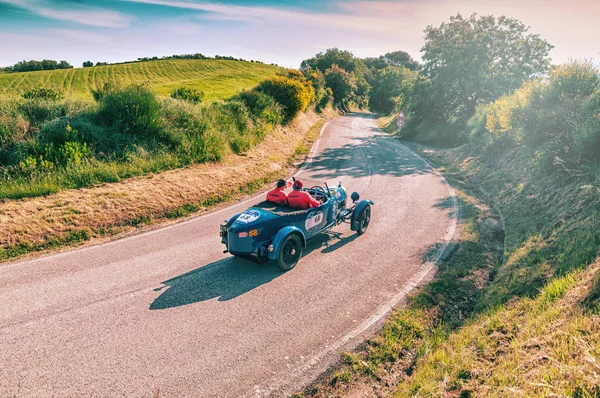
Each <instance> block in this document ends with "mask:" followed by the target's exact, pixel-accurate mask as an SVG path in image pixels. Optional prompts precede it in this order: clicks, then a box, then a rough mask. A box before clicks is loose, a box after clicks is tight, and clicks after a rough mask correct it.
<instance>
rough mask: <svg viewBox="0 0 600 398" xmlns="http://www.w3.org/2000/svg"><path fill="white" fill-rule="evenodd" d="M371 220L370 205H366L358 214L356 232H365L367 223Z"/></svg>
mask: <svg viewBox="0 0 600 398" xmlns="http://www.w3.org/2000/svg"><path fill="white" fill-rule="evenodd" d="M370 222H371V205H367V206H366V207H365V208H364V209H362V211H361V212H360V215H359V216H358V229H357V230H356V232H357V233H358V234H359V235H362V234H364V233H365V231H366V230H367V228H368V227H369V223H370Z"/></svg>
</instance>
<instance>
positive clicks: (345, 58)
mask: <svg viewBox="0 0 600 398" xmlns="http://www.w3.org/2000/svg"><path fill="white" fill-rule="evenodd" d="M334 64H335V65H337V66H339V67H340V68H342V69H344V70H345V71H346V72H350V73H353V72H354V73H357V74H363V73H365V72H366V71H367V70H368V68H367V67H366V65H365V63H364V62H363V60H362V59H360V58H356V57H355V56H354V54H352V53H351V52H350V51H346V50H340V49H338V48H330V49H328V50H327V51H325V52H324V53H318V54H317V55H315V56H314V57H313V58H309V59H306V60H304V61H302V63H301V64H300V70H301V71H305V70H307V69H318V70H320V71H321V72H323V73H325V71H326V70H327V69H329V68H331V67H332V66H333V65H334ZM334 92H335V90H334Z"/></svg>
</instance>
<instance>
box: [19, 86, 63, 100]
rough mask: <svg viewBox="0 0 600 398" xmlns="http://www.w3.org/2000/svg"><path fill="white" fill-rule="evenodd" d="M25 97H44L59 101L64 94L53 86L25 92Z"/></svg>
mask: <svg viewBox="0 0 600 398" xmlns="http://www.w3.org/2000/svg"><path fill="white" fill-rule="evenodd" d="M23 98H25V99H43V100H49V101H57V100H59V99H61V98H63V94H62V93H59V92H58V91H55V90H52V89H51V88H34V89H33V90H29V91H27V92H25V93H23Z"/></svg>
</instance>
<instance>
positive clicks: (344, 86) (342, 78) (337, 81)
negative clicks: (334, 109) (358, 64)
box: [325, 64, 357, 106]
mask: <svg viewBox="0 0 600 398" xmlns="http://www.w3.org/2000/svg"><path fill="white" fill-rule="evenodd" d="M325 82H326V83H327V87H329V88H331V91H333V103H334V105H342V106H346V105H347V104H348V103H349V102H350V101H352V100H353V99H354V96H355V93H356V88H357V87H356V78H355V77H354V76H353V75H352V74H350V73H348V72H347V71H346V70H344V69H342V68H340V67H339V66H338V65H336V64H333V65H332V66H331V67H330V68H329V69H327V70H326V71H325Z"/></svg>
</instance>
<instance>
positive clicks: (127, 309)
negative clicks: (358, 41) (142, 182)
mask: <svg viewBox="0 0 600 398" xmlns="http://www.w3.org/2000/svg"><path fill="white" fill-rule="evenodd" d="M298 176H299V177H300V178H302V179H303V180H305V181H306V183H305V186H306V185H311V184H313V183H314V184H315V185H316V184H318V185H323V182H328V183H329V184H334V183H337V182H338V181H342V183H343V184H344V186H346V188H347V189H348V190H349V191H358V192H359V193H360V194H361V196H362V197H364V198H369V199H372V200H373V201H374V202H375V206H374V208H373V213H372V220H371V225H370V226H369V229H368V231H367V232H366V234H364V235H362V236H360V237H358V236H357V235H356V234H355V233H352V232H351V231H350V229H349V227H348V226H347V225H341V226H338V227H336V228H334V230H333V231H332V233H330V234H323V235H321V236H319V237H317V238H315V240H314V241H312V242H311V243H309V247H308V249H307V251H306V254H305V255H304V257H303V258H302V259H301V261H300V263H299V264H298V265H297V266H296V268H294V269H293V270H292V271H290V272H287V273H282V272H280V271H279V270H278V269H277V267H276V266H275V265H274V264H272V263H268V264H264V265H257V264H253V263H250V262H247V261H245V260H239V259H234V258H232V257H231V256H229V255H227V254H223V253H222V250H223V247H222V245H221V244H220V240H219V237H218V229H219V224H220V223H221V221H222V220H223V219H226V218H229V217H230V216H232V215H233V214H236V213H239V212H241V211H243V210H244V209H245V208H247V207H248V205H250V204H251V203H252V201H251V200H250V201H245V202H241V203H238V204H236V205H234V206H231V207H228V208H226V209H221V210H217V211H214V212H212V213H209V214H206V215H204V216H201V217H197V218H194V219H191V220H188V221H184V222H181V223H178V224H175V225H172V226H169V227H166V228H162V229H158V230H155V231H151V232H148V233H143V234H140V235H136V236H133V237H130V238H126V239H120V240H116V241H114V242H110V243H107V244H103V245H99V246H94V247H89V248H84V249H80V250H75V251H71V252H66V253H61V254H56V255H51V256H47V257H42V258H39V259H36V260H32V261H26V262H18V263H9V264H2V265H0V397H4V396H10V397H13V396H16V397H22V396H24V397H29V396H32V397H40V396H56V397H76V396H85V397H96V396H97V397H108V396H110V397H116V396H127V397H130V396H131V397H152V396H154V395H155V394H156V393H157V392H158V391H160V397H161V398H164V397H183V396H196V397H213V396H214V397H238V396H249V397H251V396H288V395H290V393H291V392H293V391H295V390H297V389H299V388H301V387H302V386H303V385H304V384H305V383H307V382H309V381H310V380H311V378H312V377H314V376H315V375H317V374H318V373H319V372H321V371H323V370H324V369H325V368H327V366H328V365H330V364H331V363H332V362H333V361H335V360H336V358H338V355H339V352H340V351H341V350H348V349H351V348H352V347H353V346H355V345H356V344H357V343H358V342H359V341H361V340H362V339H363V338H364V337H366V336H368V335H369V334H372V333H373V332H374V331H375V330H376V328H377V325H378V324H379V321H380V318H381V317H382V315H383V314H384V313H385V312H386V311H387V310H388V309H389V308H390V307H391V306H393V305H395V304H396V303H398V301H399V300H400V299H401V298H402V297H403V295H404V294H405V293H406V291H407V290H410V288H412V287H413V286H414V285H415V283H417V282H418V281H419V280H420V279H421V278H422V277H423V276H424V275H425V274H426V273H427V271H428V270H429V269H430V268H431V263H424V262H423V261H422V258H423V254H424V253H426V252H428V251H431V249H432V248H439V247H440V245H441V244H444V243H446V242H447V241H448V240H449V239H450V237H451V235H452V232H453V230H454V227H455V223H456V218H455V216H456V214H455V213H456V211H455V209H454V207H455V198H453V197H452V191H451V188H449V187H448V186H447V184H445V182H444V181H443V178H441V176H439V175H438V174H436V173H435V172H433V171H432V170H431V168H430V167H429V165H428V164H427V163H426V162H425V161H423V160H422V159H421V158H419V157H418V156H417V155H415V154H414V153H413V152H411V151H410V150H409V149H407V148H406V147H404V146H403V145H401V144H400V143H399V142H398V141H396V140H394V139H392V138H390V137H389V136H387V135H385V134H384V133H381V132H380V131H379V130H377V128H376V127H375V123H374V119H373V118H372V117H370V116H368V115H347V116H343V117H339V118H337V119H335V120H332V121H330V122H329V123H328V125H327V126H326V127H325V128H324V130H323V135H322V137H321V139H320V140H319V141H318V142H317V144H316V146H315V150H314V153H312V160H311V161H310V162H308V163H307V164H306V165H305V167H303V168H302V169H301V170H300V171H299V173H298Z"/></svg>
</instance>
